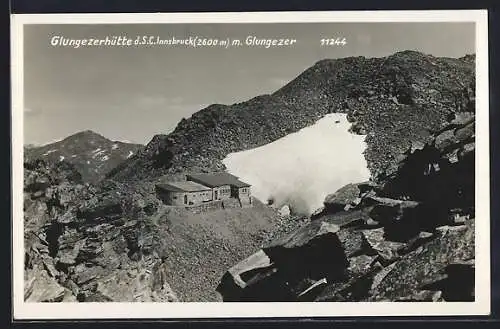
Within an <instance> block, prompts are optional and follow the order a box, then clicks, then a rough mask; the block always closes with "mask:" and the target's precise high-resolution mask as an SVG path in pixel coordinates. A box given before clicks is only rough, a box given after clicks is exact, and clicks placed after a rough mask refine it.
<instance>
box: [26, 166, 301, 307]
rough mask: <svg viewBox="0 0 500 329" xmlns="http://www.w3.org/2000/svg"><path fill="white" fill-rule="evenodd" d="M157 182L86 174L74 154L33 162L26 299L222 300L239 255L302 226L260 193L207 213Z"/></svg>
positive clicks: (29, 186)
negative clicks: (160, 192) (172, 196)
mask: <svg viewBox="0 0 500 329" xmlns="http://www.w3.org/2000/svg"><path fill="white" fill-rule="evenodd" d="M150 188H151V186H150V185H148V184H143V185H141V184H135V185H134V186H126V185H123V184H120V183H116V182H110V181H107V182H106V181H104V182H102V183H101V184H99V185H98V186H94V185H91V184H88V183H84V182H83V181H82V179H81V175H80V174H79V173H78V172H77V171H76V170H75V168H74V167H73V166H72V165H71V164H68V163H66V162H64V161H63V162H58V163H51V162H45V161H42V160H36V161H33V162H28V163H25V191H24V218H25V282H26V286H25V299H26V300H27V301H85V302H87V301H122V302H123V301H126V302H132V301H156V302H164V301H179V300H181V301H217V300H220V297H219V296H218V294H217V293H216V291H215V289H216V286H217V282H218V278H219V277H220V276H221V275H222V274H223V273H224V271H225V270H226V268H227V267H228V266H230V264H233V263H235V262H237V261H238V260H239V259H241V258H243V257H245V256H247V255H248V254H249V253H251V252H252V251H253V250H255V249H257V248H260V247H261V245H262V243H263V241H264V239H266V238H267V239H269V238H271V237H272V235H273V234H274V232H276V231H278V230H280V229H281V230H283V229H284V228H286V229H287V230H290V229H292V228H294V227H295V226H294V223H293V219H290V225H284V224H283V221H284V220H283V219H282V218H281V217H280V216H278V215H277V213H276V211H275V210H273V209H271V208H269V207H267V206H264V205H262V204H260V203H259V202H258V201H255V203H254V207H253V208H226V209H218V210H213V211H210V212H201V213H200V212H193V211H192V210H186V209H184V208H178V209H176V208H172V207H167V206H165V205H163V204H162V203H161V202H160V200H158V199H157V198H156V197H155V194H154V192H153V191H151V190H149V189H150ZM287 227H288V228H287Z"/></svg>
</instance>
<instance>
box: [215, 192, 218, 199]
mask: <svg viewBox="0 0 500 329" xmlns="http://www.w3.org/2000/svg"><path fill="white" fill-rule="evenodd" d="M218 198H219V191H215V200H217V199H218Z"/></svg>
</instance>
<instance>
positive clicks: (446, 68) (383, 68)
mask: <svg viewBox="0 0 500 329" xmlns="http://www.w3.org/2000/svg"><path fill="white" fill-rule="evenodd" d="M474 59H475V56H469V57H467V56H464V57H463V58H458V59H453V58H440V57H434V56H430V55H425V54H422V53H419V52H415V51H403V52H398V53H396V54H394V55H391V56H387V57H382V58H364V57H346V58H341V59H325V60H321V61H318V62H316V63H315V64H314V65H313V66H311V67H310V68H308V69H306V70H305V71H304V72H303V73H301V74H299V75H298V76H297V77H296V78H295V79H293V80H292V81H290V82H289V83H288V84H286V85H285V86H283V87H282V88H280V89H278V90H277V91H276V92H274V93H272V94H266V95H260V96H256V97H253V98H251V99H249V100H247V101H244V102H240V103H235V104H232V105H222V104H213V105H210V106H208V107H206V108H204V109H202V110H200V111H198V112H196V113H194V114H193V115H192V116H191V117H190V118H188V119H182V120H181V121H180V122H179V123H178V125H177V126H176V128H175V129H174V130H173V131H172V132H171V133H169V134H165V135H155V136H154V137H153V138H152V139H151V141H150V142H149V143H148V144H147V145H146V147H145V148H144V149H143V150H141V151H140V152H138V154H136V155H135V156H133V157H131V158H130V159H128V160H127V161H124V162H123V163H122V164H120V165H119V166H117V167H116V168H115V169H113V170H112V171H110V173H109V174H108V175H107V177H108V178H111V179H114V180H118V181H122V182H124V181H136V180H144V179H146V180H148V179H154V178H157V177H160V176H162V175H165V174H177V173H181V172H185V171H199V172H202V171H223V170H225V167H224V165H223V164H222V159H223V158H224V157H225V156H226V155H227V154H229V153H232V152H238V151H242V150H246V149H249V148H255V147H258V146H262V145H265V144H267V143H270V142H272V141H275V140H277V139H279V138H281V137H284V136H286V135H287V134H289V133H292V132H296V131H298V130H300V129H302V128H304V127H306V126H309V125H311V124H313V123H314V122H315V121H316V120H318V119H319V118H321V117H322V116H324V115H326V114H328V113H333V112H336V113H347V114H348V119H349V121H351V122H352V123H353V128H352V131H353V132H354V133H360V134H367V143H368V149H367V151H366V154H365V156H366V158H367V161H368V165H369V169H370V170H371V172H372V174H373V176H377V175H378V173H380V172H381V171H384V170H385V169H387V168H389V167H390V166H391V165H393V164H394V161H395V158H396V157H397V155H398V154H399V153H400V152H402V151H403V150H404V149H405V148H406V147H407V146H408V145H409V143H411V142H412V141H414V140H420V141H425V139H426V138H428V136H429V133H428V131H429V130H435V129H437V128H439V127H440V126H441V125H442V124H444V123H445V121H446V117H448V116H449V115H451V114H453V113H454V112H462V111H470V108H471V104H472V103H473V101H474V97H475V94H474V88H473V87H474V81H475V80H474V79H475V78H474V62H473V60H474Z"/></svg>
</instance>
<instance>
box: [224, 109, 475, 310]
mask: <svg viewBox="0 0 500 329" xmlns="http://www.w3.org/2000/svg"><path fill="white" fill-rule="evenodd" d="M474 169H475V119H474V117H473V115H472V114H471V113H469V114H465V113H464V114H462V115H460V116H458V117H456V118H455V119H454V120H453V121H452V122H451V123H450V124H448V125H446V126H445V127H444V128H442V129H440V130H438V131H436V132H435V134H433V135H432V136H431V138H430V140H429V141H428V142H427V143H419V142H416V143H414V144H413V145H412V146H411V147H410V148H408V150H407V152H405V153H403V154H401V155H400V156H399V157H398V161H397V164H396V165H395V168H394V170H393V171H391V172H386V174H385V175H381V177H380V179H379V183H378V184H376V183H373V182H367V183H361V184H350V185H347V186H345V187H343V188H342V189H340V190H339V191H337V192H335V193H333V194H331V195H329V196H327V197H326V199H325V204H324V207H323V208H322V209H318V211H317V212H316V213H315V214H314V215H313V216H311V222H310V223H309V224H307V225H305V226H303V227H301V228H300V229H298V230H295V231H293V232H292V233H290V234H288V235H284V236H283V237H281V238H279V239H275V240H274V241H272V242H271V243H269V244H268V245H266V246H265V247H264V248H262V249H260V250H259V251H257V252H256V253H254V254H253V255H251V256H249V257H248V258H246V259H244V260H242V261H241V262H239V263H237V264H236V265H234V266H233V267H231V268H230V269H229V270H228V271H227V272H226V274H225V275H224V276H223V277H222V279H221V283H220V284H219V286H218V291H219V292H220V293H221V294H222V296H223V297H224V300H225V301H473V300H474V257H475V251H474V242H475V240H474V222H475V212H474V205H475V203H474V196H475V190H474V188H475V187H474V182H475V179H474V178H475V171H474ZM480 220H483V219H482V218H481V219H480Z"/></svg>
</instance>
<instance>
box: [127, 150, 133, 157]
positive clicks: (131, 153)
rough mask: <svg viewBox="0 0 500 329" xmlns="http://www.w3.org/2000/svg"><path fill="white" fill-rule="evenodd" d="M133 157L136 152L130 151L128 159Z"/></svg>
mask: <svg viewBox="0 0 500 329" xmlns="http://www.w3.org/2000/svg"><path fill="white" fill-rule="evenodd" d="M132 155H134V152H132V151H128V155H127V159H128V158H130V157H131V156H132Z"/></svg>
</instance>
